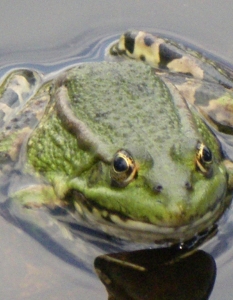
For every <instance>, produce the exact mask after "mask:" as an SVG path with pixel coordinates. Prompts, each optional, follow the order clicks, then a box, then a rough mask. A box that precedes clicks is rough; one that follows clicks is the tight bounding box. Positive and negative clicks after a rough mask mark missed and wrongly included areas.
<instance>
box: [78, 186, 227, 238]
mask: <svg viewBox="0 0 233 300" xmlns="http://www.w3.org/2000/svg"><path fill="white" fill-rule="evenodd" d="M77 193H78V197H79V198H78V201H75V202H74V206H75V211H76V212H77V213H78V215H79V219H80V215H81V216H82V218H83V219H84V220H85V221H87V223H88V224H90V225H91V226H92V227H93V226H94V227H95V228H97V229H100V230H101V231H104V232H106V233H107V234H109V235H113V236H116V237H118V238H119V237H120V238H122V239H126V240H130V241H136V242H143V243H144V242H145V243H165V242H170V243H180V242H184V241H187V240H190V239H192V238H193V237H194V236H197V235H198V234H199V233H200V232H202V231H205V230H207V231H208V230H210V229H211V228H212V227H213V225H214V224H216V222H217V221H218V220H219V218H220V217H221V216H222V214H223V213H224V211H225V209H226V207H227V206H228V203H227V202H226V201H223V200H222V199H223V198H221V197H220V198H219V199H217V200H216V201H215V204H214V205H212V207H209V209H208V212H207V213H206V214H205V215H203V216H202V217H200V218H199V219H197V220H195V221H192V222H190V223H189V224H185V225H181V226H161V225H156V224H152V223H146V222H142V221H135V220H133V219H131V218H127V217H126V216H122V215H120V214H119V213H117V212H115V211H107V210H106V209H105V208H103V207H101V206H100V205H98V204H96V203H94V202H93V201H92V200H91V199H87V198H86V197H85V196H84V195H83V194H81V193H79V192H77ZM80 200H81V201H80Z"/></svg>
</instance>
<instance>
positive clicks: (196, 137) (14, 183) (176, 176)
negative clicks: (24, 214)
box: [0, 31, 233, 243]
mask: <svg viewBox="0 0 233 300" xmlns="http://www.w3.org/2000/svg"><path fill="white" fill-rule="evenodd" d="M107 52H108V54H107V60H108V61H103V62H90V63H82V64H79V65H77V66H75V67H72V68H70V69H67V70H65V71H62V72H60V74H58V75H56V76H54V78H52V79H51V78H48V79H47V78H46V77H45V78H43V77H42V75H41V74H39V72H37V71H36V70H23V69H22V70H14V71H13V72H11V73H9V74H8V75H7V76H6V78H5V79H4V80H3V82H2V84H1V88H0V94H1V102H0V114H1V133H0V163H1V164H0V176H1V178H2V180H1V189H2V190H4V191H5V193H7V196H8V197H9V198H11V199H12V201H19V202H20V203H21V204H22V206H23V207H25V209H30V208H32V207H33V208H35V207H38V208H40V207H41V206H46V207H51V208H55V207H62V208H64V209H67V211H69V212H70V213H71V214H72V215H73V216H75V217H76V218H77V220H78V219H80V218H81V219H83V220H84V221H85V222H87V224H89V226H92V227H94V228H98V229H100V230H103V231H104V232H106V233H108V234H110V235H114V236H117V237H120V238H123V239H129V240H133V241H134V240H136V241H142V242H156V243H164V242H171V243H177V242H183V241H187V240H189V239H191V238H193V237H194V236H197V235H198V234H199V233H201V232H203V231H208V230H210V229H211V228H212V227H213V226H214V224H216V222H217V221H218V220H219V218H220V217H221V216H222V214H223V213H224V211H225V210H226V208H227V207H229V204H230V201H231V191H232V188H233V181H232V162H231V155H230V152H229V151H228V150H229V148H230V146H229V145H230V140H231V133H232V125H233V124H232V122H233V121H232V120H233V118H232V112H233V109H232V107H233V106H232V103H233V91H232V87H233V80H232V78H233V77H232V73H231V70H228V68H227V67H223V66H221V65H220V64H217V63H216V62H214V61H212V60H209V59H207V58H205V57H204V56H203V55H201V54H200V53H198V52H196V51H194V50H192V49H189V48H187V47H185V46H183V45H180V44H178V43H175V42H174V41H171V40H168V39H163V38H160V37H156V36H153V35H151V34H148V33H146V32H142V31H139V32H136V31H129V32H126V33H125V34H123V35H122V36H121V38H120V39H119V41H117V42H114V43H113V44H112V45H110V46H109V49H108V51H107ZM109 60H110V61H109ZM224 139H225V140H227V139H229V141H228V143H226V146H222V145H221V144H222V142H223V140H224ZM16 174H21V175H22V174H23V176H19V175H17V176H18V177H17V176H16ZM13 175H14V176H13ZM6 177H7V178H8V180H6ZM9 178H10V179H9ZM18 178H23V180H19V179H18ZM25 178H26V179H25ZM9 181H10V182H9Z"/></svg>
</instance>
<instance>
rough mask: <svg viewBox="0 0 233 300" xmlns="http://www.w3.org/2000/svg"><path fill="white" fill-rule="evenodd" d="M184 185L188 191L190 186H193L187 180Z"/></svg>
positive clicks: (190, 188)
mask: <svg viewBox="0 0 233 300" xmlns="http://www.w3.org/2000/svg"><path fill="white" fill-rule="evenodd" d="M185 187H186V189H187V190H189V191H191V190H192V188H193V187H192V184H191V182H189V181H187V182H185Z"/></svg>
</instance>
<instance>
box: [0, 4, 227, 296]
mask: <svg viewBox="0 0 233 300" xmlns="http://www.w3.org/2000/svg"><path fill="white" fill-rule="evenodd" d="M232 6H233V4H232V2H231V1H229V0H226V1H223V2H220V1H213V0H205V1H203V0H196V1H195V2H194V1H191V0H189V1H179V0H174V1H169V0H153V1H152V0H145V1H133V0H128V1H123V0H118V1H117V2H116V1H114V2H113V1H107V0H106V1H104V0H97V1H85V2H84V1H83V2H82V1H79V0H75V1H74V0H67V1H60V0H56V1H55V0H50V1H49V3H48V1H47V2H45V1H40V2H39V1H29V0H22V1H20V2H17V3H14V4H13V3H11V2H9V1H2V2H1V4H0V7H1V9H0V28H1V29H2V30H1V33H2V34H1V39H2V40H1V46H0V75H1V76H2V75H3V74H5V73H6V72H7V71H8V70H10V69H12V68H19V67H27V68H36V69H37V70H39V71H41V72H43V73H45V74H48V73H51V72H55V71H57V70H60V69H62V68H65V67H67V66H69V65H73V64H75V63H77V62H79V61H80V57H82V61H90V60H102V59H103V55H104V48H105V47H106V45H107V44H108V43H109V42H111V41H112V40H113V39H115V38H116V37H117V36H119V34H121V33H122V32H124V31H125V30H127V29H143V30H147V31H150V32H156V33H159V34H165V35H166V36H168V37H169V36H171V37H174V38H177V39H179V40H181V41H184V42H185V43H188V44H193V45H195V46H197V47H199V48H201V49H203V50H204V51H207V52H210V53H211V54H213V55H215V56H217V57H219V59H221V60H223V61H225V62H228V63H229V64H230V65H233V40H232V28H233V18H232V10H231V7H232ZM3 201H4V197H3V198H2V199H1V202H3ZM16 212H17V208H16ZM36 216H37V217H38V220H39V219H43V218H44V219H45V223H46V222H47V223H48V224H50V221H51V220H50V219H49V217H47V215H46V213H44V212H43V211H42V212H39V213H38V214H36ZM232 218H233V217H232V216H231V212H230V211H229V212H228V213H227V214H226V215H225V216H224V217H223V219H222V220H221V222H220V232H219V234H218V236H217V237H215V238H213V239H212V240H211V241H210V242H209V243H207V244H205V245H204V246H203V247H202V248H203V249H204V250H205V251H207V252H209V253H211V254H212V255H213V257H214V258H215V260H216V262H217V270H218V271H217V279H216V283H215V286H214V290H213V292H212V295H211V297H210V299H211V300H219V299H226V300H228V299H229V300H230V299H232V294H233V286H232V283H231V278H232V275H233V271H232V270H233V251H232V250H233V245H232V244H233V240H232V237H231V235H232V229H233V220H232ZM17 222H18V221H17V220H13V219H11V218H10V217H9V216H7V215H4V218H0V228H1V235H0V245H1V252H0V266H1V268H0V275H1V276H0V277H1V285H0V295H1V299H5V300H8V299H9V300H10V299H11V300H12V299H16V300H17V299H32V300H36V299H57V300H59V299H80V300H84V299H85V300H87V299H96V300H97V299H107V294H106V292H105V289H104V287H103V286H102V284H101V283H100V281H99V280H98V278H97V277H96V275H95V274H94V272H93V271H92V268H93V267H92V265H93V261H94V258H95V257H96V256H97V255H99V254H101V253H105V252H111V251H116V250H119V249H123V248H124V245H121V244H120V243H118V242H117V241H116V242H114V241H112V240H111V239H109V240H108V241H107V242H104V243H100V242H99V237H95V235H94V233H93V232H90V231H87V232H86V231H85V230H82V228H74V230H76V229H80V232H81V233H80V234H79V235H77V236H76V238H75V240H73V237H72V235H70V236H69V233H66V234H67V238H66V239H64V238H63V237H60V236H59V234H57V232H56V231H55V232H54V238H52V239H51V238H50V237H49V234H51V231H48V232H49V234H48V235H47V232H46V229H45V231H43V232H41V233H40V232H36V234H38V235H37V236H36V237H35V236H33V232H32V231H30V230H27V228H28V227H27V224H26V223H23V222H21V223H19V224H18V225H19V226H17ZM50 229H51V228H50ZM40 234H41V235H40ZM100 238H101V237H100ZM85 241H86V243H85ZM64 243H67V244H68V246H67V245H66V247H63V246H64ZM87 246H88V256H86V255H85V254H86V251H87V250H86V247H87ZM67 248H68V249H69V251H68V252H67V250H66V249H67Z"/></svg>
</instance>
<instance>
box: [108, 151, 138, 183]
mask: <svg viewBox="0 0 233 300" xmlns="http://www.w3.org/2000/svg"><path fill="white" fill-rule="evenodd" d="M136 174H137V167H136V164H135V161H134V159H133V157H132V156H131V154H130V153H129V152H128V151H126V150H123V149H121V150H119V151H117V152H116V154H115V155H114V157H113V160H112V165H111V171H110V176H111V179H112V184H113V185H114V186H118V187H124V186H126V185H127V184H129V182H131V181H132V180H133V179H134V178H135V176H136Z"/></svg>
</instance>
